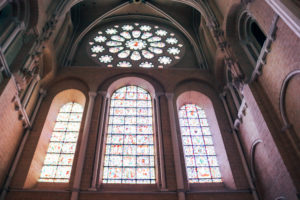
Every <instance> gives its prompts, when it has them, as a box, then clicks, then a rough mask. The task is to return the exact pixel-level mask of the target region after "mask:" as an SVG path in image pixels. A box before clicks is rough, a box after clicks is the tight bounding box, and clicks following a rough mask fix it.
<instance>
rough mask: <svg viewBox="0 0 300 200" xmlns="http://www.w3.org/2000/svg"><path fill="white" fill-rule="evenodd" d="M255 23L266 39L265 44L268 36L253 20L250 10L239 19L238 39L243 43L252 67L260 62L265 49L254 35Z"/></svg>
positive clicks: (244, 12) (245, 11)
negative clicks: (253, 25) (252, 27)
mask: <svg viewBox="0 0 300 200" xmlns="http://www.w3.org/2000/svg"><path fill="white" fill-rule="evenodd" d="M253 23H255V24H256V25H257V27H258V28H259V29H260V30H261V32H262V33H263V34H264V35H265V37H266V39H265V41H264V44H265V42H266V40H267V35H266V34H265V33H264V31H263V29H262V28H261V27H260V25H259V24H258V23H257V21H256V20H255V19H254V18H253V16H252V15H251V14H250V13H249V11H248V10H244V11H243V12H242V13H241V14H240V16H239V19H238V37H239V41H240V43H241V46H242V48H243V49H244V52H245V53H246V55H247V57H248V59H249V60H250V62H251V64H252V66H254V67H255V66H256V63H257V62H258V60H259V56H260V54H261V51H262V49H263V46H264V44H263V45H262V46H260V44H259V42H258V41H257V39H256V38H255V36H254V35H253V33H252V31H251V26H252V24H253Z"/></svg>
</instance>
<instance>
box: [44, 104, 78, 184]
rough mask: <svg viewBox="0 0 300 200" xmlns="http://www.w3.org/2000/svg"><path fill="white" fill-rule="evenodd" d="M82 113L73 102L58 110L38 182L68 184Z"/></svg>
mask: <svg viewBox="0 0 300 200" xmlns="http://www.w3.org/2000/svg"><path fill="white" fill-rule="evenodd" d="M82 112H83V108H82V106H81V105H80V104H78V103H74V102H69V103H67V104H65V105H63V106H62V107H61V108H60V110H59V113H58V116H57V118H56V122H55V125H54V129H53V132H52V136H51V139H50V144H49V146H48V150H47V155H46V158H45V160H44V165H43V168H42V172H41V176H40V178H39V182H69V179H70V175H71V169H72V164H73V159H74V154H75V149H76V143H77V139H78V134H79V129H80V123H81V118H82Z"/></svg>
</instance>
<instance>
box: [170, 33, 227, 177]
mask: <svg viewBox="0 0 300 200" xmlns="http://www.w3.org/2000/svg"><path fill="white" fill-rule="evenodd" d="M170 41H172V40H171V39H170ZM178 114H179V122H180V129H181V138H182V143H183V151H184V155H185V165H186V169H187V175H188V180H189V182H190V183H212V182H214V183H217V182H222V179H221V173H220V169H219V164H218V161H217V156H216V153H215V149H214V146H213V140H212V136H211V132H210V130H209V125H208V122H207V119H206V115H205V112H204V110H203V109H201V108H200V107H199V106H197V105H195V104H186V105H184V106H182V107H181V108H180V110H179V112H178Z"/></svg>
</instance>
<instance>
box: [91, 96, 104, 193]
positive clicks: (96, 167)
mask: <svg viewBox="0 0 300 200" xmlns="http://www.w3.org/2000/svg"><path fill="white" fill-rule="evenodd" d="M99 94H100V95H101V96H102V105H101V110H100V112H101V116H100V121H99V130H98V133H97V134H98V137H97V143H96V151H95V160H94V167H93V176H92V182H91V187H90V188H89V190H93V191H95V190H97V180H98V178H99V177H102V173H100V174H101V175H99V176H98V172H99V167H101V166H102V165H100V153H101V148H102V145H101V144H102V139H103V135H104V134H105V131H104V130H105V122H106V119H107V112H108V110H109V109H108V107H107V105H108V101H109V97H108V96H107V92H106V91H100V92H99Z"/></svg>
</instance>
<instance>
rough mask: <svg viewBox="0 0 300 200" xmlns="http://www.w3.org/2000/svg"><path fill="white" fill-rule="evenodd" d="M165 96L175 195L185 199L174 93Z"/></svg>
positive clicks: (179, 199) (180, 199) (182, 199)
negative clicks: (174, 174) (172, 157)
mask: <svg viewBox="0 0 300 200" xmlns="http://www.w3.org/2000/svg"><path fill="white" fill-rule="evenodd" d="M166 96H167V99H168V108H169V116H170V126H171V135H172V145H173V155H174V163H175V171H176V183H177V195H178V200H185V194H184V191H185V190H184V182H183V173H182V163H181V159H180V151H179V148H178V147H179V142H178V132H177V126H176V118H175V105H174V94H173V93H166Z"/></svg>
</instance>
